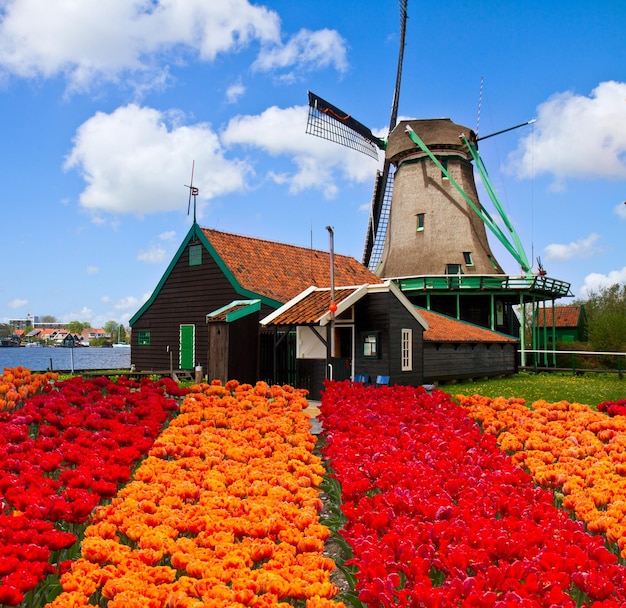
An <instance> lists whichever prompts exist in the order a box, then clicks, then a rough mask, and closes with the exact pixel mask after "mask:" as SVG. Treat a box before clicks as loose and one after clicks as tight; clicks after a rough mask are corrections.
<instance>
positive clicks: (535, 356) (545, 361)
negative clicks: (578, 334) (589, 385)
mask: <svg viewBox="0 0 626 608" xmlns="http://www.w3.org/2000/svg"><path fill="white" fill-rule="evenodd" d="M518 353H519V354H520V355H521V356H522V357H524V355H525V358H526V364H524V365H521V366H520V368H521V369H527V370H533V371H568V370H571V371H572V373H574V374H581V373H584V372H600V373H616V374H619V377H620V378H622V377H623V375H624V372H625V371H626V352H608V351H587V350H545V349H524V350H519V351H518ZM529 359H530V361H529ZM585 359H587V361H585ZM594 359H595V361H593V360H594ZM592 361H593V363H591V362H592Z"/></svg>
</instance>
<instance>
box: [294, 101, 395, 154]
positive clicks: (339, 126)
mask: <svg viewBox="0 0 626 608" xmlns="http://www.w3.org/2000/svg"><path fill="white" fill-rule="evenodd" d="M306 132H307V133H309V134H310V135H316V136H317V137H321V138H322V139H327V140H328V141H332V142H335V143H337V144H341V145H342V146H346V147H347V148H350V149H352V150H357V151H358V152H362V153H363V154H367V155H368V156H371V157H372V158H374V159H376V160H378V150H379V149H380V150H382V149H384V148H385V142H384V141H383V140H382V139H379V138H378V137H376V136H375V135H374V134H373V133H372V132H371V131H370V130H369V129H368V128H367V127H366V126H365V125H364V124H362V123H360V122H359V121H358V120H355V119H354V118H352V116H350V114H346V113H345V112H344V111H343V110H340V109H339V108H337V107H336V106H334V105H332V104H331V103H329V102H327V101H326V100H324V99H322V98H321V97H319V96H318V95H315V93H311V91H309V118H308V121H307V124H306Z"/></svg>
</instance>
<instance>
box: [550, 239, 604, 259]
mask: <svg viewBox="0 0 626 608" xmlns="http://www.w3.org/2000/svg"><path fill="white" fill-rule="evenodd" d="M599 238H600V235H599V234H596V233H595V232H593V233H591V234H590V235H589V236H588V237H586V238H583V239H578V240H577V241H572V242H571V243H567V244H566V245H563V244H558V243H553V244H551V245H547V246H546V247H545V249H544V251H545V252H546V259H548V260H556V261H557V262H565V261H567V260H571V259H572V258H589V257H591V256H592V255H594V254H595V253H597V252H598V248H597V247H595V246H594V244H595V242H596V241H597V240H598V239H599Z"/></svg>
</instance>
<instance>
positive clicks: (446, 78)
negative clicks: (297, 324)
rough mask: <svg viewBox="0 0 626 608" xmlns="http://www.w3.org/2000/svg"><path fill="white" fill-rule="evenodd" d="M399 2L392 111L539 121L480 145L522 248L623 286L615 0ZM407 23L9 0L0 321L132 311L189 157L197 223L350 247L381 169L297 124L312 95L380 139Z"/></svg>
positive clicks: (511, 267)
mask: <svg viewBox="0 0 626 608" xmlns="http://www.w3.org/2000/svg"><path fill="white" fill-rule="evenodd" d="M408 14H409V21H408V28H407V44H406V54H405V69H404V76H403V86H402V93H401V100H400V112H399V113H400V116H401V117H402V118H438V117H449V118H451V119H452V120H453V121H455V122H457V123H460V124H463V125H466V126H468V127H471V128H473V129H476V128H477V125H478V128H479V135H486V134H488V133H491V132H494V131H498V130H500V129H505V128H507V127H510V126H513V125H516V124H519V123H521V122H525V121H527V120H530V119H532V118H536V119H537V122H536V123H534V124H533V125H532V126H528V127H524V128H521V129H518V130H515V131H512V132H509V133H507V134H503V135H501V136H498V137H495V138H492V139H488V140H485V141H484V142H482V143H481V148H480V149H481V154H482V155H483V158H484V160H485V163H486V165H487V167H488V170H489V173H490V176H491V178H492V181H493V182H494V183H495V186H496V189H497V190H498V193H499V195H500V198H501V199H502V202H503V204H504V207H505V209H506V211H507V213H508V215H509V216H510V218H511V220H512V221H513V223H514V225H515V227H516V230H517V231H518V233H519V235H520V237H521V239H522V241H523V243H524V246H525V248H526V251H527V254H528V256H529V258H530V259H533V260H535V259H536V258H537V256H540V257H541V261H542V263H543V266H544V267H545V269H546V270H547V272H548V275H549V276H551V277H554V278H557V279H560V280H564V281H568V282H571V284H572V291H573V293H574V294H575V295H576V296H577V297H586V295H587V293H588V290H594V291H596V290H598V289H599V288H601V287H602V286H604V285H608V284H612V283H622V282H624V281H626V245H625V242H626V238H625V237H626V205H625V204H624V201H625V200H626V44H624V24H626V3H624V2H618V1H617V0H613V1H608V0H598V1H597V2H594V3H589V2H582V1H579V0H569V1H567V2H566V1H564V0H556V1H553V2H545V1H543V0H542V1H537V0H530V1H528V2H523V3H521V2H512V1H508V0H504V1H500V2H491V1H489V2H486V1H482V2H481V1H480V0H477V1H475V2H466V1H460V0H450V1H449V2H446V3H445V4H441V3H433V2H423V1H422V2H417V1H415V0H409V6H408ZM398 29H399V16H398V4H397V2H396V0H377V1H373V0H359V1H358V2H357V1H356V0H345V1H341V0H340V1H337V0H335V1H333V2H331V1H330V0H316V1H315V2H314V1H312V0H298V1H297V2H294V1H293V0H269V1H266V2H258V3H250V2H248V1H247V0H221V1H217V0H211V1H208V0H169V1H167V2H166V1H164V0H107V1H106V2H101V0H82V1H81V2H78V3H68V2H59V1H57V0H54V1H51V0H0V203H1V209H2V223H1V225H2V236H1V237H0V254H1V256H2V270H3V274H4V278H3V280H2V281H1V282H0V321H7V320H8V319H10V318H23V317H25V316H26V314H27V313H30V314H33V315H54V316H55V317H57V319H58V320H60V321H71V320H80V321H89V322H90V323H91V324H92V325H94V326H101V325H103V324H104V323H105V322H106V321H108V320H114V321H116V322H121V323H124V324H126V322H127V320H128V319H129V318H130V317H131V316H132V315H133V314H134V313H135V312H136V311H137V310H138V308H139V307H140V306H141V304H142V303H143V302H144V301H145V300H146V299H147V298H148V297H149V295H150V293H151V292H152V290H153V289H154V288H155V286H156V285H157V283H158V281H159V279H160V278H161V276H162V275H163V272H164V271H165V269H166V268H167V265H168V263H169V262H170V260H171V258H172V256H173V255H174V253H175V252H176V250H177V249H178V246H179V245H180V242H181V241H182V239H183V237H184V236H185V234H186V233H187V231H188V229H189V226H190V224H191V217H190V216H188V215H187V202H188V190H186V188H185V185H186V184H189V179H190V173H191V166H192V162H194V161H195V177H194V183H195V185H197V186H198V187H199V190H200V195H199V197H198V207H197V216H198V222H199V223H200V224H201V225H202V226H205V227H209V228H216V229H219V230H224V231H229V232H236V233H239V234H244V235H248V236H254V237H259V238H267V239H272V240H279V241H282V242H287V243H293V244H297V245H302V246H309V245H310V244H311V242H312V243H313V246H314V247H316V248H321V249H326V248H327V247H328V233H327V232H326V230H325V226H327V225H332V226H333V227H334V229H335V250H336V251H337V252H339V253H343V254H347V255H352V256H354V257H356V258H357V259H360V258H361V255H362V251H363V240H364V236H365V231H366V226H367V219H368V206H369V202H370V197H371V191H372V186H373V180H374V174H375V171H376V168H377V163H376V161H374V160H372V159H370V158H368V157H366V156H364V155H360V154H358V153H356V152H352V151H349V150H347V149H345V148H342V147H340V146H336V145H334V144H330V143H328V142H324V141H323V140H320V139H319V138H315V137H312V136H309V135H306V134H305V132H304V129H305V122H306V104H307V90H311V91H314V92H315V93H317V94H318V95H320V96H322V97H324V98H325V99H328V100H329V101H331V102H333V103H334V104H335V105H337V106H339V107H340V108H342V109H344V110H345V111H347V112H350V113H351V114H352V115H353V116H354V117H355V118H357V119H358V120H360V121H361V122H363V123H365V124H366V125H368V126H369V127H370V128H371V129H372V130H374V131H376V132H379V133H382V132H383V131H384V129H385V127H386V126H387V125H388V121H389V111H390V105H391V98H392V91H393V85H394V80H395V66H396V60H397V52H398ZM481 81H482V83H483V84H482V97H481V95H480V90H481ZM479 99H482V101H481V103H480V121H478V115H479V112H478V110H479ZM481 200H482V202H483V204H485V206H487V207H488V208H489V203H488V199H487V197H486V196H483V197H482V199H481ZM490 241H491V243H492V249H493V251H494V253H495V255H496V257H497V258H498V261H499V262H500V264H501V265H502V266H503V267H504V268H505V270H506V271H507V272H509V273H511V274H517V273H518V272H519V270H518V268H517V266H516V263H515V262H514V261H513V259H512V258H511V257H510V255H509V254H508V253H506V252H505V251H504V250H503V249H502V248H501V247H500V246H499V245H497V243H495V239H490Z"/></svg>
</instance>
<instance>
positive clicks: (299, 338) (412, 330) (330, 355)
mask: <svg viewBox="0 0 626 608" xmlns="http://www.w3.org/2000/svg"><path fill="white" fill-rule="evenodd" d="M333 295H334V302H335V304H336V306H337V310H336V311H335V312H334V313H333V312H332V311H331V309H330V303H331V290H330V288H320V287H309V288H308V289H306V290H304V291H303V292H301V293H300V294H298V295H297V296H296V297H295V298H293V299H292V300H290V301H289V302H287V303H286V304H284V305H283V306H281V307H280V308H279V309H277V310H276V311H274V312H273V313H271V314H269V315H268V316H266V317H265V318H263V319H261V325H262V326H264V327H272V328H274V330H275V335H276V336H278V330H279V329H281V330H282V335H285V334H286V333H287V332H290V331H293V330H294V329H295V331H296V362H297V372H298V386H300V387H303V388H306V389H308V390H309V392H310V394H311V396H312V397H313V398H314V399H315V398H319V395H320V392H321V390H322V387H323V381H324V379H325V378H327V377H330V378H332V379H334V380H344V379H348V378H351V379H355V378H359V377H360V378H362V379H363V380H365V381H367V382H371V383H376V382H377V381H378V382H379V383H390V384H405V385H413V386H417V385H419V384H422V382H423V364H424V362H423V348H422V336H423V333H424V330H425V329H427V328H428V323H427V322H426V321H425V320H424V318H423V317H422V316H421V315H420V313H419V312H418V311H417V309H416V308H415V306H413V304H411V302H409V300H408V299H407V298H406V296H405V295H404V294H403V293H402V292H401V291H400V289H399V288H398V287H397V286H396V285H395V284H394V283H392V282H391V281H387V282H385V283H380V284H364V285H356V286H350V287H344V286H342V287H336V288H335V289H334V294H333Z"/></svg>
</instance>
